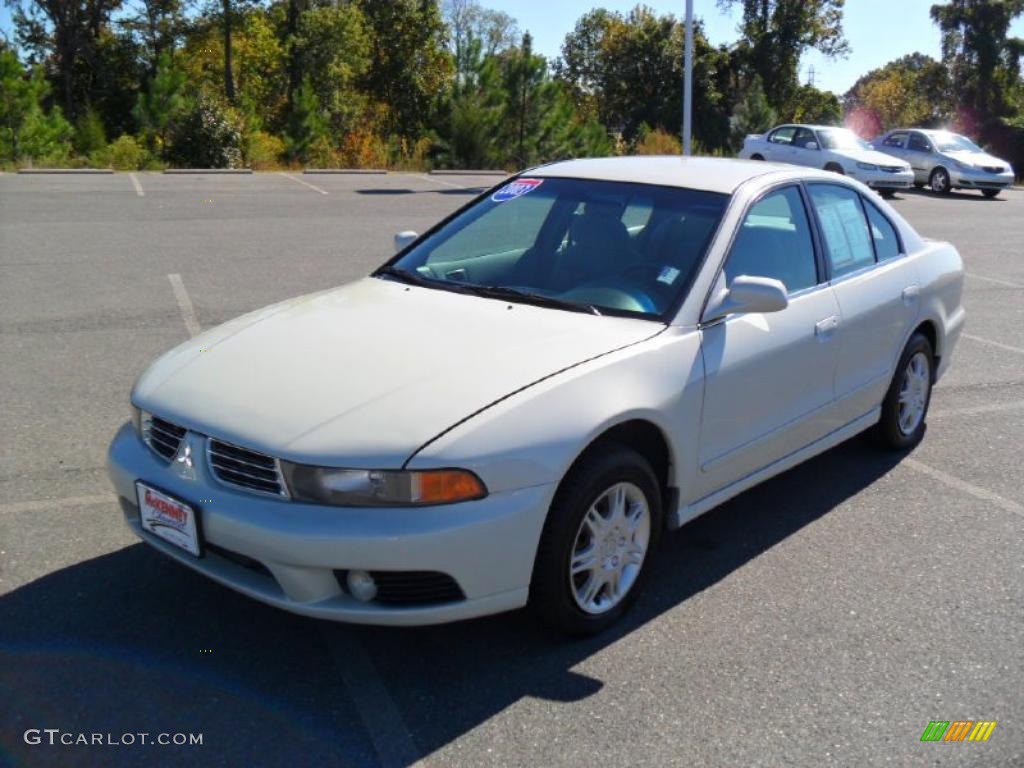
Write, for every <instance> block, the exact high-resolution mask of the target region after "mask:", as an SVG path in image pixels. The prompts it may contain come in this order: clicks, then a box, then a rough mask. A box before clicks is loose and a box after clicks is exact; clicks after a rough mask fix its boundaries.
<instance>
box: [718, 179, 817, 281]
mask: <svg viewBox="0 0 1024 768" xmlns="http://www.w3.org/2000/svg"><path fill="white" fill-rule="evenodd" d="M738 275H749V276H751V277H773V278H775V279H776V280H781V281H782V282H783V283H784V284H785V286H786V289H787V290H788V291H789V292H790V293H793V292H795V291H799V290H801V289H803V288H810V287H811V286H813V285H817V283H818V270H817V267H816V265H815V263H814V241H813V240H812V239H811V228H810V225H809V224H808V220H807V210H806V209H805V208H804V201H803V198H802V197H801V196H800V190H799V189H797V188H796V187H785V188H784V189H780V190H777V191H775V192H770V193H769V194H767V195H765V197H763V198H761V200H759V201H758V202H756V203H755V204H754V205H753V207H752V208H751V209H750V210H749V211H748V212H747V215H746V217H745V218H744V219H743V223H742V224H741V225H740V229H739V232H738V233H737V234H736V240H735V241H734V242H733V245H732V250H731V251H730V252H729V258H728V259H727V260H726V262H725V278H726V283H727V284H729V283H732V281H733V279H734V278H736V277H737V276H738Z"/></svg>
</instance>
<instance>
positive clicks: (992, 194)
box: [981, 189, 1002, 200]
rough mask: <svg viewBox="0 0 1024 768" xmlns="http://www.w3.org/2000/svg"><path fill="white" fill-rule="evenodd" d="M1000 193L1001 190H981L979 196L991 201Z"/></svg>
mask: <svg viewBox="0 0 1024 768" xmlns="http://www.w3.org/2000/svg"><path fill="white" fill-rule="evenodd" d="M1000 192H1002V190H1001V189H983V190H981V194H983V195H984V196H985V197H987V198H988V199H989V200H992V199H993V198H996V197H999V193H1000Z"/></svg>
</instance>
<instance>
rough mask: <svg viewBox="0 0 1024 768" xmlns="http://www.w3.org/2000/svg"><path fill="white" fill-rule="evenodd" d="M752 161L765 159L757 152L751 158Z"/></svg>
mask: <svg viewBox="0 0 1024 768" xmlns="http://www.w3.org/2000/svg"><path fill="white" fill-rule="evenodd" d="M750 159H751V160H764V158H763V157H762V156H761V155H760V154H759V153H757V152H755V153H754V154H752V155H751V156H750Z"/></svg>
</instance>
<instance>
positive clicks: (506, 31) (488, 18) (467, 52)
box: [442, 0, 519, 80]
mask: <svg viewBox="0 0 1024 768" xmlns="http://www.w3.org/2000/svg"><path fill="white" fill-rule="evenodd" d="M442 8H443V12H444V20H445V23H446V24H447V25H448V35H449V37H448V42H449V47H450V49H451V52H452V55H453V56H454V57H455V72H456V75H457V76H458V78H459V79H460V80H461V79H463V78H465V77H467V76H472V75H473V74H474V73H475V71H476V69H477V66H478V63H479V62H478V59H479V57H480V56H484V57H488V56H494V55H496V54H498V53H501V52H503V51H507V50H508V49H509V48H513V47H515V45H516V44H517V43H518V42H519V26H518V24H517V23H516V20H515V19H513V18H512V17H511V16H509V15H508V14H507V13H505V12H504V11H495V10H492V9H490V8H484V7H483V6H482V5H480V3H479V2H477V0H444V3H443V5H442Z"/></svg>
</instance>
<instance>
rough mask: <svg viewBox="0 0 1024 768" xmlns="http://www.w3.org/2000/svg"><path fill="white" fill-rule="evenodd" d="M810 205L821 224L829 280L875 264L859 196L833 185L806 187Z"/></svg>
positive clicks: (873, 251) (845, 188) (852, 191)
mask: <svg viewBox="0 0 1024 768" xmlns="http://www.w3.org/2000/svg"><path fill="white" fill-rule="evenodd" d="M808 189H809V190H810V192H811V201H812V202H813V203H814V210H815V211H816V212H817V214H818V221H820V222H821V232H822V235H823V236H824V238H825V251H826V253H827V255H828V260H829V264H830V265H831V267H832V276H833V277H839V276H841V275H845V274H847V273H849V272H853V271H855V270H858V269H861V268H862V267H865V266H867V265H869V264H873V263H874V262H875V249H874V247H873V246H872V244H871V235H870V233H869V232H868V223H867V220H866V219H865V218H864V209H863V208H862V207H861V201H860V195H859V194H858V193H857V192H855V191H854V190H852V189H849V188H847V187H840V186H838V185H836V184H809V185H808Z"/></svg>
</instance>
